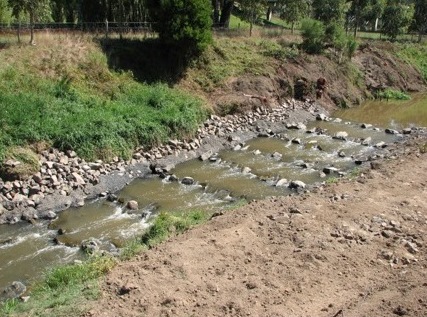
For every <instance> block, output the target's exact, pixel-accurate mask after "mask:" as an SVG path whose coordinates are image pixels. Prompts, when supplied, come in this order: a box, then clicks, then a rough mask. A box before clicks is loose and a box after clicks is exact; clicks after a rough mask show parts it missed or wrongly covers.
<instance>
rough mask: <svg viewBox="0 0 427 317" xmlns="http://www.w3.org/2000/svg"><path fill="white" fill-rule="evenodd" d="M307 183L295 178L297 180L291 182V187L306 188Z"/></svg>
mask: <svg viewBox="0 0 427 317" xmlns="http://www.w3.org/2000/svg"><path fill="white" fill-rule="evenodd" d="M305 187H306V184H305V183H304V182H302V181H299V180H295V181H291V182H290V183H289V188H291V189H300V188H305Z"/></svg>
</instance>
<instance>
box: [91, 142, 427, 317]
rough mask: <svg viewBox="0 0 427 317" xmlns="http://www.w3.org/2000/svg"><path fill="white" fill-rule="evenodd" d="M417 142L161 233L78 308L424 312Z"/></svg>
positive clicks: (102, 312) (422, 189)
mask: <svg viewBox="0 0 427 317" xmlns="http://www.w3.org/2000/svg"><path fill="white" fill-rule="evenodd" d="M426 142H427V139H426V136H425V135H424V136H420V137H417V138H414V139H412V140H408V141H406V142H405V143H402V144H401V145H400V146H398V147H397V148H395V150H394V153H395V155H394V156H393V158H390V159H388V160H386V161H384V162H381V163H378V164H375V165H372V168H371V169H368V170H366V171H364V172H363V173H362V174H360V175H359V176H358V177H357V178H355V179H353V180H349V179H347V180H342V181H340V182H338V183H335V184H329V185H327V186H325V187H322V188H319V189H318V190H317V191H314V192H310V193H306V194H303V195H301V196H290V197H282V198H271V199H267V200H265V201H258V202H256V201H254V202H251V203H250V204H249V205H247V206H244V207H242V208H239V209H238V210H233V211H228V212H226V213H224V214H221V215H218V216H217V217H215V218H213V219H212V220H211V221H209V222H208V223H207V224H205V225H202V226H200V227H198V228H195V229H193V230H190V231H188V232H186V233H184V234H182V235H179V236H176V237H172V238H170V239H169V240H168V241H167V242H166V243H163V244H161V245H159V246H156V247H154V248H153V249H151V250H149V251H147V252H144V253H143V254H142V255H140V256H138V257H137V258H135V259H133V260H131V261H129V262H125V263H121V264H119V265H118V266H117V267H116V268H115V269H114V270H113V271H112V272H111V273H110V274H108V275H107V276H106V278H105V281H104V282H102V285H101V287H102V296H101V298H100V299H99V300H98V301H97V302H94V303H93V304H91V305H90V306H89V308H87V309H86V311H87V313H86V314H84V316H140V315H141V314H143V315H144V314H145V315H153V316H154V315H155V316H172V315H173V316H189V315H194V316H200V315H209V316H224V315H229V316H247V315H257V316H325V317H330V316H340V315H344V316H365V315H366V316H368V315H369V316H371V315H375V316H391V315H396V316H420V317H421V316H425V315H426V314H427V304H426V302H425V296H424V295H425V293H426V291H427V289H426V287H427V285H426V284H425V280H426V277H427V276H426V275H425V274H426V266H427V262H426V251H427V250H426V246H425V243H426V241H425V231H426V230H427V214H426V212H425V211H426V210H427V205H426V201H425V199H424V197H425V196H426V194H427V183H426V179H427V174H426V173H427V160H426V155H427V154H426V148H425V146H426ZM123 290H126V291H123Z"/></svg>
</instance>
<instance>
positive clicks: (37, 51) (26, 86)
mask: <svg viewBox="0 0 427 317" xmlns="http://www.w3.org/2000/svg"><path fill="white" fill-rule="evenodd" d="M39 43H41V44H39V45H38V46H36V47H27V46H23V47H18V46H11V47H9V48H8V49H5V50H2V51H0V60H1V62H0V91H1V92H2V93H1V94H0V113H1V114H2V115H1V117H0V128H1V134H0V159H3V158H4V157H5V156H6V152H7V151H8V149H10V148H11V147H13V146H27V145H29V144H33V143H37V142H40V141H45V142H48V143H49V144H51V145H53V146H55V147H57V148H59V149H61V150H67V149H73V150H75V151H76V152H77V153H78V154H79V155H81V156H83V157H84V158H87V159H95V158H101V159H105V160H108V159H110V158H111V157H113V156H116V155H118V156H122V157H125V158H127V157H129V156H130V154H131V152H132V150H133V149H134V148H135V147H137V146H153V145H157V144H159V143H162V142H164V141H166V140H168V138H175V137H186V136H191V135H192V134H193V133H194V132H195V130H196V129H197V127H198V124H199V123H200V122H201V121H202V120H203V119H204V118H205V116H206V110H205V108H204V105H203V102H202V101H201V100H200V99H198V98H196V97H192V96H190V95H189V94H186V93H184V92H182V91H180V90H178V89H172V88H169V87H168V86H166V85H165V84H153V85H147V84H143V83H139V82H137V81H135V80H134V79H133V77H132V74H131V73H130V72H125V73H123V72H114V71H111V70H110V69H109V67H108V61H107V57H106V56H105V55H104V54H103V53H102V51H101V50H100V48H99V47H98V45H97V44H96V43H94V42H92V41H91V40H89V39H79V38H74V39H68V38H65V39H62V40H61V39H60V38H59V39H58V38H56V39H49V38H47V39H45V40H44V42H43V39H42V38H41V39H39ZM61 45H63V46H66V47H64V48H61ZM73 45H75V46H76V47H68V46H73ZM79 46H80V47H79ZM67 48H69V49H70V51H66V50H65V49H67ZM74 55H79V56H74ZM16 56H19V57H16Z"/></svg>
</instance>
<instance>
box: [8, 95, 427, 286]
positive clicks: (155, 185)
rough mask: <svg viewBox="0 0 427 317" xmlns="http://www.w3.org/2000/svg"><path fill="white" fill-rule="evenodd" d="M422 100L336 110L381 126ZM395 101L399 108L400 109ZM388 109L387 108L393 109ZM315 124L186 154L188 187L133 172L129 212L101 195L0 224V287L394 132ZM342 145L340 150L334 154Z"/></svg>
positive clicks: (306, 177) (404, 117)
mask: <svg viewBox="0 0 427 317" xmlns="http://www.w3.org/2000/svg"><path fill="white" fill-rule="evenodd" d="M426 102H427V98H426V96H423V97H419V96H416V98H415V99H414V100H413V103H412V104H410V105H409V104H407V103H405V102H402V103H399V104H400V105H401V106H399V107H398V108H397V110H393V109H394V107H395V104H394V103H391V102H376V103H374V104H373V103H367V105H365V106H363V107H360V108H356V109H350V110H343V111H340V112H338V113H337V116H340V117H342V118H344V119H345V120H350V119H352V120H355V121H356V120H357V121H359V122H366V123H373V124H377V125H379V126H382V127H387V126H388V125H389V124H390V123H396V122H402V124H403V125H405V126H407V125H408V124H416V125H427V121H426V120H427V113H426V112H427V105H426ZM366 107H368V108H366ZM401 107H405V111H404V112H402V111H401ZM412 107H414V109H412ZM409 109H411V110H409ZM386 110H387V111H386ZM388 110H390V111H392V110H393V111H392V114H391V115H388ZM409 114H412V116H410V115H409ZM386 115H388V116H387V117H385V116H386ZM421 117H422V120H421V119H420V118H421ZM396 124H397V123H396ZM315 127H317V128H321V129H324V130H326V133H325V134H320V135H319V134H315V133H312V134H309V133H306V132H305V131H299V130H286V131H283V133H282V134H281V138H256V139H253V140H250V141H249V142H247V143H246V144H245V146H244V147H243V148H242V149H241V150H238V151H233V150H224V151H221V152H220V153H218V159H217V160H216V161H215V162H211V161H205V162H202V161H200V160H191V161H187V162H184V163H182V164H179V165H177V166H176V168H175V169H174V170H173V171H172V173H174V174H175V175H176V176H177V177H178V178H179V179H182V178H184V177H192V178H194V180H195V183H194V184H193V185H190V186H188V185H183V184H181V183H179V182H171V181H168V180H166V179H161V178H159V177H157V176H153V175H150V176H148V177H146V178H141V179H136V180H134V181H133V182H132V183H131V184H130V185H129V186H127V187H126V188H124V189H123V190H122V191H120V192H119V193H118V197H119V198H121V199H122V200H123V201H125V202H126V201H129V200H136V201H137V202H138V204H139V210H138V211H134V212H129V210H127V209H126V208H124V206H123V205H122V204H119V203H117V202H114V203H113V202H108V201H107V200H105V199H99V200H96V201H92V202H89V203H87V204H86V205H85V206H84V207H82V208H71V209H68V210H66V211H64V212H62V213H60V214H59V217H58V219H56V220H55V221H53V222H52V223H51V224H49V225H48V224H47V223H43V222H40V223H38V224H36V225H30V224H24V223H20V224H16V225H3V226H0V289H1V288H3V287H4V286H6V285H8V284H10V283H11V282H13V281H15V280H19V281H22V282H24V283H28V282H30V281H31V280H32V279H35V278H39V277H40V274H41V273H42V272H43V271H45V270H46V268H49V267H51V266H57V265H58V264H62V263H68V262H71V261H73V260H76V259H81V258H83V257H84V255H83V253H82V252H81V251H80V248H79V247H80V244H81V242H82V241H83V240H85V239H89V238H91V237H94V238H96V239H98V240H99V241H100V242H101V243H102V244H103V245H104V247H106V248H107V249H108V248H110V249H114V248H115V247H116V246H117V247H121V246H123V244H124V243H125V241H127V240H129V239H130V238H132V237H135V236H137V235H140V234H141V233H142V232H143V231H144V229H145V228H146V227H147V226H148V222H149V220H150V218H151V217H152V215H153V214H155V213H158V212H160V211H171V212H173V211H179V210H185V209H196V208H197V209H209V208H218V207H221V206H224V205H226V204H229V203H230V202H233V201H235V200H238V199H242V198H244V199H247V200H251V199H260V198H264V197H267V196H278V195H279V196H280V195H288V194H289V193H291V190H290V189H288V188H287V187H286V186H275V184H276V183H277V181H278V180H281V179H287V180H289V181H290V180H300V181H303V182H305V183H307V184H313V183H316V182H319V181H325V178H322V177H321V171H322V170H323V168H324V167H329V166H334V167H336V168H338V169H339V170H340V171H350V170H352V169H353V168H355V163H354V159H352V157H351V156H357V155H360V154H364V155H367V154H368V153H369V152H372V151H374V147H373V146H363V145H361V143H360V140H362V139H365V138H367V137H370V138H371V139H372V141H371V144H372V145H373V144H375V143H377V142H380V141H384V142H386V143H391V142H394V141H396V140H397V139H398V138H399V137H397V136H394V135H388V134H385V133H384V131H383V130H381V131H377V130H375V129H373V128H370V129H362V128H361V127H360V124H356V123H350V122H344V121H342V122H339V120H337V121H336V122H334V121H329V122H312V123H310V124H309V126H308V129H310V128H315ZM339 131H346V132H347V133H348V139H347V141H342V140H336V139H334V138H332V136H333V135H335V133H337V132H339ZM294 139H299V140H300V144H296V143H295V142H292V140H294ZM340 152H343V153H345V155H346V156H345V157H340V156H339V155H338V153H340ZM323 177H324V175H323ZM329 177H337V175H332V176H329ZM58 230H60V231H62V232H61V235H58Z"/></svg>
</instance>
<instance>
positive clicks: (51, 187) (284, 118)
mask: <svg viewBox="0 0 427 317" xmlns="http://www.w3.org/2000/svg"><path fill="white" fill-rule="evenodd" d="M319 113H323V114H325V113H327V112H326V111H325V110H324V109H322V108H321V107H320V106H318V105H315V104H313V103H309V102H306V103H305V102H298V101H288V102H286V103H284V104H283V105H282V106H280V107H278V108H275V109H270V108H265V107H259V108H257V109H256V111H254V112H252V111H249V112H247V113H245V114H242V115H229V116H226V117H218V116H215V115H213V116H211V118H210V119H208V120H207V121H205V122H204V123H203V124H202V125H201V126H200V128H199V129H198V131H197V133H196V135H195V137H194V138H192V139H190V140H188V141H180V140H170V141H169V142H168V143H167V144H165V145H161V146H158V147H153V148H151V149H150V150H147V151H146V150H144V149H143V148H141V149H139V150H138V151H136V152H135V153H134V154H133V159H132V160H128V161H124V160H119V159H117V160H116V161H115V162H112V163H103V162H102V161H97V162H86V161H84V160H83V159H82V158H79V157H77V156H76V154H75V153H73V152H68V153H63V152H59V151H57V150H51V151H50V152H49V151H44V152H43V153H42V154H41V155H40V162H41V165H42V167H41V169H40V172H38V173H37V174H35V175H34V176H32V178H31V179H30V180H28V181H18V180H17V181H14V182H5V183H3V187H2V191H3V194H5V195H8V196H6V198H11V199H6V200H5V201H4V202H3V206H5V207H6V208H3V209H1V208H0V224H1V223H16V222H19V221H30V222H35V221H37V220H38V219H40V220H43V219H44V220H52V219H54V218H56V216H57V215H56V213H57V212H59V211H61V210H64V209H67V208H69V207H81V206H83V205H84V204H85V200H90V199H95V198H98V197H107V196H109V195H110V194H114V193H115V192H117V191H119V190H120V189H122V188H123V187H124V186H125V185H127V184H129V183H130V182H131V181H132V180H134V179H135V178H138V177H144V175H146V174H147V173H150V172H151V170H150V166H151V167H152V169H153V170H156V169H157V172H159V171H163V170H164V172H167V171H169V170H171V169H172V168H173V167H174V166H175V165H176V164H178V163H181V162H183V161H186V160H190V159H192V158H196V157H199V156H206V158H205V159H207V158H209V156H210V155H213V154H214V153H216V152H218V151H219V150H221V149H224V148H232V147H234V146H236V145H237V144H239V143H242V142H245V141H247V140H249V139H251V138H254V137H256V136H257V135H260V134H265V135H266V136H267V135H269V134H272V133H275V132H278V131H283V130H284V129H286V125H287V124H290V123H292V122H294V123H299V122H301V123H302V122H307V121H309V120H314V119H315V117H316V115H317V114H319ZM153 166H156V167H153ZM65 189H68V190H65ZM24 193H27V195H24ZM7 207H9V208H7Z"/></svg>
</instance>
